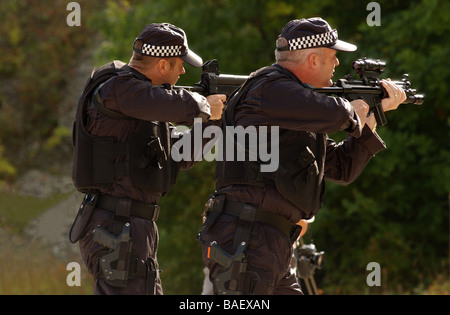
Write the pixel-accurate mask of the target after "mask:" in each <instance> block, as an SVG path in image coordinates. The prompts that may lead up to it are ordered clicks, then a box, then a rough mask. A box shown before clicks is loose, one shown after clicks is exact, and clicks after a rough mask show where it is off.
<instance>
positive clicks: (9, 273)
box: [0, 191, 93, 295]
mask: <svg viewBox="0 0 450 315" xmlns="http://www.w3.org/2000/svg"><path fill="white" fill-rule="evenodd" d="M65 197H67V194H61V195H55V196H52V197H49V198H39V197H32V196H22V195H18V194H14V193H11V192H5V191H1V192H0V266H1V270H0V295H69V294H76V295H80V294H92V288H93V280H92V277H91V276H90V275H89V274H88V272H87V270H86V268H85V266H84V265H83V264H82V263H80V267H81V271H80V278H81V285H80V286H69V285H68V284H67V277H68V276H69V275H70V274H71V272H72V270H71V269H70V270H66V268H67V265H66V263H67V262H63V261H61V260H59V259H58V258H56V257H55V256H54V255H53V254H52V253H51V251H50V249H49V248H46V247H44V246H43V245H42V244H41V243H39V242H37V241H33V242H31V241H29V240H28V238H26V237H25V236H24V235H23V234H22V232H23V230H24V228H25V226H26V225H27V224H28V223H29V222H30V221H31V220H32V219H34V218H36V217H37V216H39V215H40V214H42V213H43V212H44V211H45V210H47V209H49V208H50V207H52V206H53V205H55V204H57V203H58V202H60V201H61V200H62V199H63V198H65ZM75 259H76V258H75Z"/></svg>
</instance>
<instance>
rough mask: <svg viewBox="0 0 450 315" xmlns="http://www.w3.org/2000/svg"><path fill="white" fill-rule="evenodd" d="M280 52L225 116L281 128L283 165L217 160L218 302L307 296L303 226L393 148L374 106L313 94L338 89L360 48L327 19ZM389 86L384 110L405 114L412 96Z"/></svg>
mask: <svg viewBox="0 0 450 315" xmlns="http://www.w3.org/2000/svg"><path fill="white" fill-rule="evenodd" d="M276 44H277V45H276V46H277V48H276V51H275V57H276V64H274V65H273V66H271V67H266V68H263V69H260V70H258V71H256V72H255V73H253V74H251V76H250V77H251V78H250V79H249V80H247V82H246V83H245V84H244V85H243V86H242V87H241V89H240V91H239V92H238V93H237V94H235V95H234V96H233V97H230V99H229V100H228V105H227V108H226V110H225V113H224V115H223V116H224V120H223V121H224V123H223V124H224V126H243V127H247V126H256V127H261V126H267V127H273V126H276V127H279V139H278V140H279V143H278V146H277V147H276V149H277V150H278V152H279V167H278V169H277V170H276V171H274V172H261V171H260V170H261V168H260V166H262V164H263V162H262V161H254V160H253V161H252V160H250V159H246V160H245V161H239V160H234V161H231V160H225V161H218V162H217V168H216V189H217V191H216V193H215V194H214V195H213V196H212V198H211V199H210V200H209V201H208V203H207V207H206V209H205V217H206V222H205V223H204V225H203V227H202V231H201V233H200V234H199V236H200V237H199V239H200V240H201V241H202V242H203V244H204V245H203V246H202V248H203V260H204V262H205V264H206V266H207V267H208V268H209V271H210V280H211V282H212V283H213V285H214V290H215V293H216V294H302V292H301V289H300V287H299V285H298V283H297V281H296V278H295V276H294V274H292V273H291V272H290V269H289V262H290V259H291V257H292V243H293V242H294V241H295V240H296V238H297V237H298V235H299V232H300V228H299V226H298V225H297V224H296V223H297V222H299V221H300V220H301V219H309V218H311V217H313V216H314V215H315V214H316V213H317V212H318V210H319V209H320V206H321V203H322V199H323V195H324V191H325V183H324V180H325V179H327V180H331V181H334V182H338V183H342V184H348V183H351V182H352V181H354V180H355V179H356V178H357V177H358V176H359V174H360V173H361V172H362V170H363V169H364V167H365V166H366V165H367V163H368V162H369V160H370V159H371V158H372V157H373V156H374V155H375V154H376V153H377V152H379V151H381V150H384V149H385V145H384V143H383V141H382V140H381V139H380V137H379V136H378V135H377V133H376V132H375V127H376V121H375V119H374V117H373V114H372V115H371V116H370V117H367V114H368V111H369V107H368V105H367V104H366V103H365V102H364V101H362V100H356V101H353V102H351V103H349V102H348V101H347V100H345V99H343V98H339V97H330V96H326V95H323V94H318V93H315V92H314V91H313V90H312V89H311V87H327V86H330V85H331V84H332V81H331V78H332V77H333V73H334V68H335V67H336V66H337V65H339V61H338V59H337V57H336V53H337V51H354V50H356V46H354V45H352V44H349V43H346V42H343V41H341V40H339V39H338V35H337V31H336V30H333V29H332V28H331V27H330V26H329V24H328V23H327V22H326V21H325V20H323V19H321V18H310V19H301V20H293V21H290V22H289V23H288V24H287V25H286V26H285V27H284V28H283V30H282V33H281V34H280V35H279V37H278V39H277V42H276ZM383 86H384V87H385V89H386V90H387V92H388V93H389V97H388V98H385V99H383V101H382V106H383V109H384V111H388V110H394V109H396V108H397V107H398V106H399V104H401V103H402V102H403V101H404V100H405V99H406V97H405V93H404V91H403V90H402V89H400V88H399V87H397V86H396V85H395V84H393V83H391V82H389V81H384V82H383ZM267 129H269V128H267ZM267 129H264V130H267ZM338 131H345V132H346V133H347V134H348V136H347V139H346V140H345V141H343V142H341V143H339V144H337V143H335V142H334V141H332V140H331V139H329V138H328V137H327V133H334V132H338ZM224 134H225V135H227V134H226V133H224ZM225 138H226V140H225V142H227V141H229V140H230V137H228V138H227V137H225ZM267 138H268V139H270V137H267ZM231 140H233V139H231ZM224 147H225V148H226V150H228V148H229V146H227V145H224ZM246 150H250V148H246ZM224 156H225V154H224Z"/></svg>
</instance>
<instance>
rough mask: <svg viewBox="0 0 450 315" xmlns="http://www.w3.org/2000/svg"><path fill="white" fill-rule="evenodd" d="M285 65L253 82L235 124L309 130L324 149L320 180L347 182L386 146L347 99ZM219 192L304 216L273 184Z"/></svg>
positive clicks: (293, 216) (295, 219)
mask: <svg viewBox="0 0 450 315" xmlns="http://www.w3.org/2000/svg"><path fill="white" fill-rule="evenodd" d="M277 66H278V67H281V66H279V65H277ZM284 70H285V71H283V73H284V74H281V73H277V72H275V73H274V74H272V75H270V76H267V77H264V78H263V79H259V80H257V81H256V82H255V83H254V84H253V85H252V87H251V88H250V90H249V91H248V92H247V94H246V96H245V97H244V99H243V100H242V101H241V102H240V104H238V105H237V107H236V109H235V116H234V121H235V124H236V125H242V126H244V127H246V126H250V125H254V126H261V125H263V126H278V127H279V128H280V133H281V132H282V130H283V129H288V130H294V131H298V132H303V133H308V134H309V136H310V137H312V138H316V139H319V138H321V137H323V139H325V143H326V144H325V150H324V152H323V155H322V156H316V159H317V162H318V163H319V164H322V167H321V168H320V169H321V170H322V171H321V174H320V176H321V180H322V181H323V180H324V179H326V180H330V181H334V182H338V183H341V184H348V183H351V182H352V181H354V180H355V179H356V178H357V177H358V176H359V175H360V174H361V172H362V171H363V169H364V168H365V166H366V165H367V163H368V162H369V160H370V159H371V158H372V157H373V156H374V155H375V154H376V153H378V152H379V151H381V150H384V149H385V148H386V147H385V144H384V142H383V141H382V140H381V138H380V137H379V136H378V134H377V133H376V132H372V131H371V130H370V128H369V127H367V126H365V127H364V128H361V126H360V121H359V119H358V117H357V115H356V113H355V111H354V109H353V107H352V106H351V104H350V103H349V102H348V101H347V100H345V99H343V98H338V97H330V96H326V95H323V94H319V93H316V92H314V91H313V90H312V89H310V88H308V87H307V86H306V85H305V84H303V83H302V82H301V81H300V80H299V79H298V78H297V77H296V76H295V75H294V74H292V73H291V72H288V71H287V70H286V69H284ZM286 73H288V75H286ZM342 130H345V131H346V132H347V134H348V136H347V139H346V140H344V141H342V142H341V143H339V144H337V143H336V142H334V141H333V140H332V139H330V138H328V137H327V134H328V133H335V132H339V131H342ZM280 146H283V143H280ZM216 176H217V173H216ZM219 176H220V175H219ZM220 192H221V193H225V194H226V195H227V196H228V198H230V199H232V200H236V201H241V202H248V203H251V204H254V205H256V206H259V207H262V208H264V209H267V210H269V211H273V212H275V213H278V214H280V215H283V216H285V217H286V218H288V219H290V220H291V221H292V222H298V221H299V220H300V219H302V218H303V217H305V215H304V213H302V211H301V210H300V209H297V208H296V207H295V206H294V205H293V204H292V203H290V202H289V201H288V200H287V199H285V198H284V197H283V196H281V195H280V194H279V193H278V191H277V190H276V188H275V187H274V186H273V185H266V186H265V187H257V186H250V185H231V186H227V187H224V188H222V189H221V190H220Z"/></svg>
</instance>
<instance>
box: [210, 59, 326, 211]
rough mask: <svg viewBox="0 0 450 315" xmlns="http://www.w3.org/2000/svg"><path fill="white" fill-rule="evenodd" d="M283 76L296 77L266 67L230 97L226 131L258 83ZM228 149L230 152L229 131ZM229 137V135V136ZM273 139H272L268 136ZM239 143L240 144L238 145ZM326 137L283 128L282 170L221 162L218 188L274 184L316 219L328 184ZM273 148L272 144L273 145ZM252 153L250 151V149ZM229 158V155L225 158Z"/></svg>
mask: <svg viewBox="0 0 450 315" xmlns="http://www.w3.org/2000/svg"><path fill="white" fill-rule="evenodd" d="M280 73H281V74H282V75H286V76H292V74H290V73H288V72H287V70H284V69H281V68H279V67H275V66H273V67H266V68H263V69H262V70H260V71H258V72H257V73H255V74H254V75H253V76H251V77H250V78H249V79H248V80H247V82H246V83H244V84H243V85H242V87H241V88H240V89H239V90H238V91H237V93H236V94H234V95H232V96H231V97H230V100H229V101H228V105H227V108H226V111H225V113H224V115H223V124H222V125H223V127H222V128H223V129H225V128H226V126H234V125H235V123H234V112H235V110H236V107H237V106H238V104H239V103H240V102H241V100H242V99H243V98H244V97H245V95H246V94H247V92H248V90H249V89H250V88H251V86H252V85H253V83H254V82H256V81H257V80H260V79H263V78H264V77H267V76H271V75H277V76H279V75H280ZM223 134H224V137H225V144H224V146H223V147H224V150H226V147H227V146H226V141H229V140H230V139H227V136H226V135H227V132H226V131H225V130H224V131H223ZM228 138H229V136H228ZM268 140H270V137H268ZM234 143H236V142H234ZM325 145H326V135H325V134H315V133H311V132H303V131H292V130H287V129H280V134H279V143H277V149H278V150H279V167H278V169H277V170H276V171H274V172H261V171H260V166H261V161H253V162H252V161H249V160H247V159H246V160H245V161H236V160H233V161H227V160H226V159H225V158H224V161H217V164H216V188H217V190H219V189H220V188H222V187H225V186H228V185H251V186H260V187H264V186H265V185H273V186H275V187H276V189H277V191H278V192H279V193H280V194H281V195H282V196H283V197H284V198H286V199H287V200H289V201H290V202H291V203H292V204H293V205H294V206H296V207H297V208H299V209H301V210H302V212H303V213H304V214H305V215H306V216H307V217H312V216H314V215H315V214H316V213H317V211H318V210H319V209H320V206H321V203H322V200H323V194H324V189H325V183H324V181H323V173H324V161H325V160H324V156H325V150H326V147H325ZM269 147H270V145H269ZM247 150H248V148H247ZM223 156H224V157H225V156H226V153H224V155H223Z"/></svg>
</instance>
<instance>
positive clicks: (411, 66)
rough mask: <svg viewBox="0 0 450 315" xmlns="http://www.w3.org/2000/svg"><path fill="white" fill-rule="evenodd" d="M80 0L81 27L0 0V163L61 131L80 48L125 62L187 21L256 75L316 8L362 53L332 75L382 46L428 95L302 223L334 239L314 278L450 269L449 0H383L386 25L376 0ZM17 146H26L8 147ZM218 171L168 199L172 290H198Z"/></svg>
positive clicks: (163, 243) (205, 42)
mask: <svg viewBox="0 0 450 315" xmlns="http://www.w3.org/2000/svg"><path fill="white" fill-rule="evenodd" d="M79 2H80V4H81V9H82V27H80V28H69V27H67V26H66V25H65V17H66V15H67V11H65V6H66V4H67V1H62V0H57V1H48V0H46V1H39V2H33V4H31V3H32V1H31V0H28V1H27V0H19V1H17V0H14V1H11V0H2V2H1V3H0V12H1V13H2V16H3V17H4V19H3V21H2V22H0V49H1V53H2V59H1V60H0V80H2V83H3V84H2V86H0V106H1V107H0V145H2V146H3V147H4V148H5V150H4V152H3V157H2V154H1V153H0V176H1V175H2V169H1V165H2V164H1V161H2V160H4V161H6V162H8V163H10V164H11V165H12V166H13V167H16V168H19V167H21V166H23V165H25V166H26V165H27V163H25V162H27V161H29V158H30V156H35V155H36V150H37V151H38V152H40V150H41V149H42V148H45V146H47V147H48V146H50V147H52V148H55V146H56V147H57V144H58V141H62V140H61V139H62V137H64V136H65V133H64V132H63V131H62V130H61V129H60V128H58V124H57V117H56V116H55V115H56V110H55V108H56V107H57V105H58V102H59V101H61V99H62V97H63V96H62V95H61V91H62V90H63V88H64V87H65V86H66V84H67V81H68V80H70V76H71V74H72V73H73V68H74V67H76V65H77V63H79V62H81V60H82V58H83V50H85V49H91V48H94V49H95V56H96V62H95V65H92V66H99V65H101V64H103V63H106V62H108V61H110V60H112V59H120V60H123V61H126V62H127V61H128V60H129V58H130V56H131V45H132V43H133V41H134V39H135V38H136V37H137V35H138V34H139V33H140V31H141V30H142V29H143V28H144V27H145V25H146V24H148V23H152V22H170V23H172V24H175V25H178V26H180V27H181V28H183V29H184V30H185V31H186V33H187V36H188V39H189V47H190V48H191V49H192V50H194V51H195V52H196V53H198V54H199V55H200V56H202V57H203V59H204V60H209V59H218V60H219V63H220V65H221V72H222V73H234V74H248V73H250V72H251V71H254V70H256V69H258V68H260V67H262V66H265V65H269V64H271V63H273V62H274V57H273V51H274V48H275V39H276V37H277V35H278V34H279V33H280V32H281V29H282V28H283V26H284V25H285V24H286V23H287V22H288V21H289V20H291V19H295V18H303V17H312V16H321V17H323V18H324V19H326V20H327V21H328V22H329V23H330V24H331V26H332V27H333V28H336V29H337V30H338V32H339V37H340V38H341V39H344V40H346V41H349V42H352V43H355V44H356V45H357V46H358V51H356V52H355V53H347V54H345V53H339V54H338V58H339V60H340V64H341V65H340V66H339V67H338V68H337V69H336V70H337V72H336V74H335V78H337V77H341V76H343V75H345V74H347V73H349V72H350V71H351V70H350V69H351V62H352V61H353V60H355V59H357V58H360V57H364V56H367V57H371V58H381V59H384V60H386V61H387V63H388V66H387V69H386V72H385V77H391V78H392V79H399V78H400V77H401V75H402V74H403V73H409V74H410V79H411V81H412V82H413V86H414V87H415V88H417V89H418V90H419V91H421V92H423V93H425V94H426V100H425V103H424V105H422V106H421V107H416V106H414V105H404V106H401V107H400V108H399V109H398V110H397V111H395V112H390V113H388V114H387V118H388V121H389V123H388V125H386V126H383V127H380V128H379V129H378V132H379V134H380V135H381V136H382V138H383V139H384V140H385V142H386V144H387V146H388V150H386V151H384V152H381V153H379V154H378V155H377V156H376V157H375V158H374V159H373V160H372V161H371V162H370V163H369V165H368V167H367V168H366V170H365V171H364V172H363V174H362V175H361V177H360V178H359V179H358V180H357V181H356V182H354V183H352V184H351V185H348V186H338V185H335V184H329V185H328V189H327V194H326V196H325V204H324V207H323V209H322V210H321V211H320V212H319V214H318V215H317V217H316V220H315V222H314V223H313V224H312V225H311V227H310V232H312V235H310V234H308V237H313V239H314V242H315V244H316V246H317V247H318V249H319V250H324V251H325V252H326V257H327V261H326V265H325V269H324V270H323V271H322V272H321V281H320V286H321V287H322V288H323V289H324V292H325V293H405V292H408V293H414V292H417V291H415V290H417V288H426V287H428V286H430V285H433V284H435V283H436V281H439V279H442V278H443V279H444V280H445V279H448V270H449V269H448V268H449V253H448V250H449V199H448V198H449V191H450V165H449V161H450V150H449V149H450V148H449V125H450V118H449V110H450V102H449V100H448V96H447V93H448V91H449V89H448V82H450V68H449V67H448V66H447V65H448V56H449V55H450V38H449V37H450V35H449V34H450V17H449V16H448V12H450V2H448V1H445V0H427V1H425V0H423V1H418V0H416V1H408V2H405V1H399V0H389V1H388V0H382V1H378V3H379V4H380V6H381V26H380V27H376V26H375V27H370V26H368V25H367V23H366V18H367V15H368V14H369V13H370V12H369V11H367V9H366V6H367V3H369V2H370V1H353V0H342V1H333V0H323V1H296V0H281V1H280V0H246V1H239V0H203V1H194V0H185V1H180V0H165V1H158V0H148V1H138V0H134V1H131V0H130V1H125V0H115V1H113V0H110V1H104V2H100V3H99V2H96V4H93V2H92V1H79ZM31 7H32V8H33V9H32V10H31V9H30V8H31ZM5 12H8V14H5ZM56 16H57V17H60V18H59V19H58V18H56ZM186 71H187V73H186V74H185V75H184V76H183V77H182V78H181V79H180V82H179V83H180V84H183V85H184V84H192V83H195V82H197V81H198V80H199V78H200V70H199V69H194V68H192V67H190V66H186ZM80 89H81V87H80ZM331 136H333V137H336V138H337V137H341V135H331ZM49 139H50V140H49ZM30 143H33V144H34V143H38V145H37V146H36V145H33V146H30ZM27 146H28V147H27ZM19 149H20V150H21V152H25V153H22V154H21V156H22V158H21V159H16V158H13V155H12V153H13V152H17V151H19ZM213 177H214V163H207V162H202V163H200V164H198V165H196V166H195V167H194V168H192V169H191V170H189V171H185V172H182V173H181V175H180V177H179V180H178V183H177V185H175V187H174V188H173V190H172V192H171V193H170V194H169V195H168V196H166V197H164V198H163V200H162V202H161V208H162V210H163V211H162V213H161V215H160V220H159V222H158V226H159V229H160V236H161V239H160V249H159V260H160V267H161V269H163V270H164V272H163V274H162V279H163V285H164V290H165V293H166V294H183V293H184V294H198V293H200V291H201V284H202V281H203V273H202V267H203V264H202V261H201V250H200V246H199V244H198V243H197V242H196V240H195V237H196V233H197V231H198V230H199V228H200V226H201V217H200V214H201V212H202V210H203V209H202V208H203V205H204V203H205V201H206V199H207V197H208V195H209V194H210V193H212V192H213V191H214V180H213ZM371 261H376V262H378V263H380V265H381V268H382V286H381V287H380V288H370V287H368V286H367V284H366V276H367V274H368V272H367V271H366V266H367V264H368V263H369V262H371Z"/></svg>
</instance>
